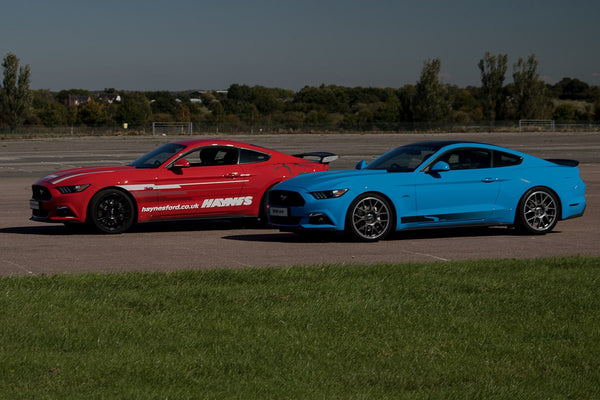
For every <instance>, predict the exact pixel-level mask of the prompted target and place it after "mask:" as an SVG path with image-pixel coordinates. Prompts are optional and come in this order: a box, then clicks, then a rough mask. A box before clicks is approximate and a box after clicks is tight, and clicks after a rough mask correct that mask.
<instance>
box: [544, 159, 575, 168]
mask: <svg viewBox="0 0 600 400" xmlns="http://www.w3.org/2000/svg"><path fill="white" fill-rule="evenodd" d="M546 161H550V162H552V163H554V164H558V165H564V166H566V167H576V166H578V165H579V161H577V160H567V159H564V158H547V159H546Z"/></svg>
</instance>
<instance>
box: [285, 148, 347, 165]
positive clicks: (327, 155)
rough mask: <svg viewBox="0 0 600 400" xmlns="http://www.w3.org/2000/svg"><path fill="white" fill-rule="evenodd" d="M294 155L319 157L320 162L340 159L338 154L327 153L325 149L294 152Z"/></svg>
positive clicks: (326, 162) (308, 157) (309, 157)
mask: <svg viewBox="0 0 600 400" xmlns="http://www.w3.org/2000/svg"><path fill="white" fill-rule="evenodd" d="M294 157H299V158H307V159H311V158H317V159H318V160H319V161H318V162H320V163H321V164H329V163H330V162H332V161H335V160H337V159H338V155H337V154H333V153H327V152H325V151H314V152H311V153H301V154H294Z"/></svg>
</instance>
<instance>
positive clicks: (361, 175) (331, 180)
mask: <svg viewBox="0 0 600 400" xmlns="http://www.w3.org/2000/svg"><path fill="white" fill-rule="evenodd" d="M387 173H388V172H387V171H385V170H367V169H363V170H356V169H344V170H338V171H326V172H316V173H312V174H305V175H300V176H297V177H294V178H292V179H288V180H287V181H284V182H282V183H280V184H279V185H277V189H285V188H286V187H296V188H302V189H305V190H309V191H310V190H329V189H332V188H337V187H338V186H340V185H342V186H343V185H345V184H348V183H349V181H352V182H355V181H356V180H357V179H358V180H361V181H362V180H369V179H370V177H372V176H374V175H385V174H387Z"/></svg>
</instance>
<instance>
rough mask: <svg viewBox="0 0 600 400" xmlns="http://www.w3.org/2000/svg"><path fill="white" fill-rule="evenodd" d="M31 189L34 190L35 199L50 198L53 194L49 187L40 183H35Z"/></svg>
mask: <svg viewBox="0 0 600 400" xmlns="http://www.w3.org/2000/svg"><path fill="white" fill-rule="evenodd" d="M31 191H32V192H33V195H32V198H33V199H34V200H46V201H47V200H50V199H51V198H52V195H51V194H50V191H49V190H48V188H46V187H44V186H40V185H33V186H32V187H31Z"/></svg>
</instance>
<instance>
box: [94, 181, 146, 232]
mask: <svg viewBox="0 0 600 400" xmlns="http://www.w3.org/2000/svg"><path fill="white" fill-rule="evenodd" d="M134 219H135V211H134V205H133V201H132V200H131V198H130V197H129V196H128V195H127V194H125V193H123V192H122V191H120V190H117V189H105V190H101V191H99V192H98V193H96V194H95V195H94V197H92V200H91V201H90V205H89V209H88V220H89V222H90V224H91V225H92V226H93V227H95V228H96V229H98V230H99V231H100V232H103V233H123V232H125V231H126V230H128V229H129V228H130V227H131V225H133V221H134Z"/></svg>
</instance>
